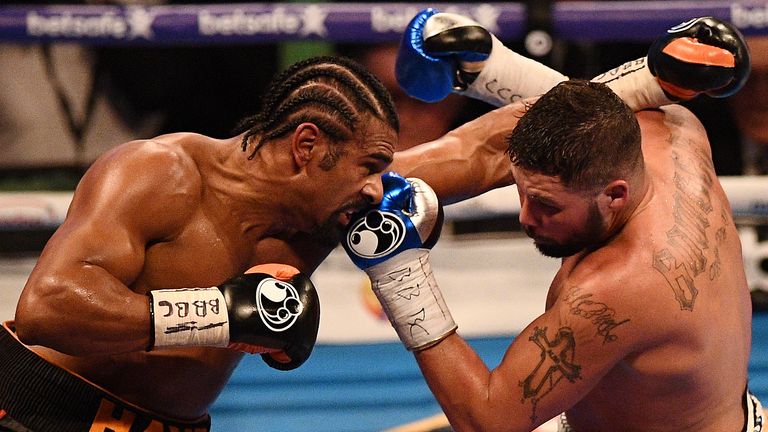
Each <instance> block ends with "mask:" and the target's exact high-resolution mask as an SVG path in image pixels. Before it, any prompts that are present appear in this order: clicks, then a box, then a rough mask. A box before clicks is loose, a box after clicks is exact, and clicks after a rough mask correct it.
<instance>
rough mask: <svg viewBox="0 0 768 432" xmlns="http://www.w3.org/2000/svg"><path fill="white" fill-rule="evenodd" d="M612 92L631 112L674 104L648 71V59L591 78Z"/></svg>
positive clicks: (629, 63)
mask: <svg viewBox="0 0 768 432" xmlns="http://www.w3.org/2000/svg"><path fill="white" fill-rule="evenodd" d="M592 81H594V82H600V83H603V84H605V85H607V86H608V87H610V88H611V90H613V92H614V93H616V94H617V95H619V97H620V98H621V99H622V100H623V101H624V103H626V104H627V105H628V106H629V107H630V108H632V111H640V110H642V109H646V108H658V107H660V106H664V105H669V104H672V103H675V102H676V101H675V100H672V99H670V98H669V97H668V96H667V94H666V93H665V92H664V90H663V89H662V88H661V86H660V85H659V82H658V80H657V79H656V77H654V76H653V74H651V71H650V69H648V58H647V57H642V58H639V59H637V60H633V61H629V62H626V63H624V64H623V65H621V66H619V67H617V68H614V69H611V70H610V71H608V72H605V73H603V74H601V75H598V76H596V77H595V78H592Z"/></svg>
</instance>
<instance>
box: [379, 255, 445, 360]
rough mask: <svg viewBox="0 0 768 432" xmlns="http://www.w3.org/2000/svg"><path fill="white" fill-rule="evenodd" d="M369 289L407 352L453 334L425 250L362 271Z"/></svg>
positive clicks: (397, 256) (391, 259) (443, 301)
mask: <svg viewBox="0 0 768 432" xmlns="http://www.w3.org/2000/svg"><path fill="white" fill-rule="evenodd" d="M366 273H368V276H369V277H370V279H371V287H372V288H373V292H374V293H375V294H376V297H377V298H378V299H379V302H380V303H381V305H382V307H383V308H384V312H385V313H386V314H387V317H388V318H389V321H390V323H392V327H394V329H395V331H396V332H397V335H398V336H399V337H400V340H401V341H402V342H403V344H405V346H406V348H408V349H409V350H411V351H419V350H423V349H425V348H428V347H430V346H432V345H434V344H436V343H438V342H440V341H441V340H443V339H445V338H446V337H447V336H449V335H450V334H452V333H453V332H455V331H456V328H457V326H456V323H455V322H454V321H453V317H452V316H451V312H450V311H449V310H448V306H447V305H446V303H445V300H444V299H443V294H442V293H441V292H440V289H439V287H438V286H437V281H436V280H435V277H434V274H433V273H432V268H431V266H430V264H429V250H428V249H408V250H406V251H403V252H401V253H399V254H398V255H396V256H394V257H392V258H390V259H389V260H387V261H385V262H382V263H380V264H377V265H375V266H372V267H369V268H368V269H366Z"/></svg>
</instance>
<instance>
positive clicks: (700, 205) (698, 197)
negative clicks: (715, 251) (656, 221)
mask: <svg viewBox="0 0 768 432" xmlns="http://www.w3.org/2000/svg"><path fill="white" fill-rule="evenodd" d="M673 139H674V137H673ZM676 144H680V145H678V147H683V146H685V144H686V143H676ZM681 150H682V152H678V151H674V152H673V153H672V158H673V161H674V165H675V172H674V185H675V190H674V203H673V205H672V216H673V219H674V222H675V223H674V225H673V226H672V228H670V229H669V230H668V231H667V242H668V246H667V247H664V248H661V249H657V250H655V251H654V253H653V267H654V268H655V269H656V270H657V271H658V272H659V273H661V274H662V275H663V276H664V278H665V279H666V280H667V284H669V286H670V287H671V288H672V291H673V293H674V295H675V299H676V300H677V302H678V303H679V304H680V309H681V310H688V311H692V310H693V305H694V303H695V302H696V297H697V296H698V294H699V290H698V288H697V287H696V284H695V283H694V282H695V278H696V277H697V276H698V275H700V274H701V273H703V272H704V271H705V270H706V269H707V259H708V258H707V253H706V252H708V251H707V250H708V249H709V247H710V242H709V239H708V238H707V228H709V225H710V223H709V219H708V217H709V214H710V213H711V212H712V209H713V207H712V199H711V196H710V190H711V188H712V184H713V183H714V179H715V171H714V167H713V166H712V163H711V161H710V160H709V158H708V156H707V155H706V154H704V153H703V152H701V151H696V150H693V151H691V152H689V151H688V150H689V149H683V148H681ZM683 152H684V154H683ZM687 155H691V156H687ZM709 253H710V254H711V253H712V252H711V251H709Z"/></svg>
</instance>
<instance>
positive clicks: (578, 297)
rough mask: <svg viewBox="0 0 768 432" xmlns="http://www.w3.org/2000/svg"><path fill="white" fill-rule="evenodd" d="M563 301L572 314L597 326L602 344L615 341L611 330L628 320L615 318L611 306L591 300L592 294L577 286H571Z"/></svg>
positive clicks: (615, 337)
mask: <svg viewBox="0 0 768 432" xmlns="http://www.w3.org/2000/svg"><path fill="white" fill-rule="evenodd" d="M563 301H564V302H565V303H566V304H568V306H570V312H571V314H572V315H576V316H580V317H582V318H586V319H588V320H589V321H590V322H591V323H592V324H594V325H595V327H597V334H598V335H599V336H601V337H602V338H603V344H605V343H607V342H613V341H615V340H616V339H617V338H618V336H616V335H615V334H613V333H612V331H613V330H615V329H616V327H618V326H620V325H622V324H626V323H628V322H629V319H625V320H621V321H619V320H618V319H616V311H615V310H614V309H613V308H611V307H608V305H606V304H605V303H602V302H599V301H595V300H593V299H592V294H590V293H585V292H582V289H581V288H579V287H573V288H572V289H571V290H570V291H569V292H568V294H566V296H565V298H563Z"/></svg>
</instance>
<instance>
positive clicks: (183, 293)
mask: <svg viewBox="0 0 768 432" xmlns="http://www.w3.org/2000/svg"><path fill="white" fill-rule="evenodd" d="M149 297H150V301H149V307H150V317H151V320H152V331H153V335H154V342H153V345H152V347H150V348H157V347H166V346H221V347H225V346H227V345H228V344H229V317H228V312H227V306H226V301H225V300H224V294H222V292H221V291H220V290H219V289H218V288H216V287H211V288H180V289H166V290H154V291H150V292H149Z"/></svg>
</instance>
